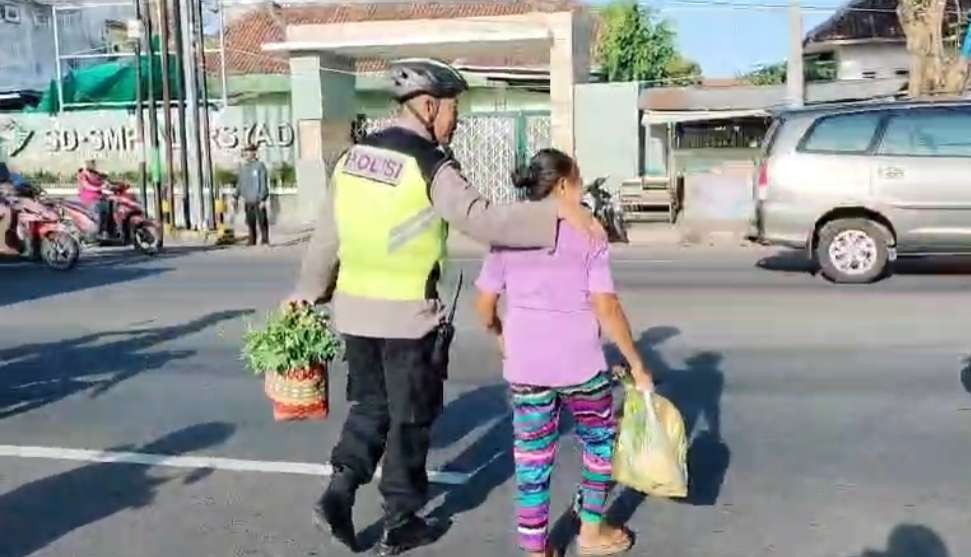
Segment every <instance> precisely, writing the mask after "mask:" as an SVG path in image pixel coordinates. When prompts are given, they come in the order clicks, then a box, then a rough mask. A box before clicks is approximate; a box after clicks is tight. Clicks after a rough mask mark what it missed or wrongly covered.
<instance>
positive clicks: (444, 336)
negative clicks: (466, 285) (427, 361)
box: [431, 271, 465, 379]
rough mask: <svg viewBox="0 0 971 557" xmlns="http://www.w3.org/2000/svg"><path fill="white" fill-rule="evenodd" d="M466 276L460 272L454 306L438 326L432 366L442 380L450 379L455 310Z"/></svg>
mask: <svg viewBox="0 0 971 557" xmlns="http://www.w3.org/2000/svg"><path fill="white" fill-rule="evenodd" d="M464 280H465V274H464V273H463V272H461V271H459V280H458V284H457V285H456V287H455V293H454V294H453V295H452V306H451V307H450V308H448V317H447V318H446V319H445V321H443V322H442V323H441V324H439V325H438V329H436V334H435V347H434V349H433V350H432V362H431V363H432V366H434V367H435V368H436V369H438V370H439V371H440V372H441V374H442V379H447V378H448V352H449V349H450V348H451V346H452V339H453V338H455V325H454V324H453V322H454V321H455V310H456V309H457V308H458V303H459V295H460V294H461V293H462V283H463V282H464Z"/></svg>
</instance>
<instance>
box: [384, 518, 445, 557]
mask: <svg viewBox="0 0 971 557" xmlns="http://www.w3.org/2000/svg"><path fill="white" fill-rule="evenodd" d="M446 530H448V522H445V521H441V522H440V521H437V520H434V519H430V520H422V519H421V518H418V517H417V516H415V515H414V514H408V515H405V516H404V517H399V518H397V519H391V520H386V522H385V526H384V533H383V534H382V535H381V541H380V542H378V546H377V548H375V553H376V554H377V555H379V556H380V557H389V556H391V555H399V554H401V553H404V552H406V551H409V550H411V549H415V548H416V547H421V546H425V545H429V544H432V543H435V542H436V541H438V539H439V538H441V537H442V536H443V535H444V534H445V531H446Z"/></svg>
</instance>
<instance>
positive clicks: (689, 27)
mask: <svg viewBox="0 0 971 557" xmlns="http://www.w3.org/2000/svg"><path fill="white" fill-rule="evenodd" d="M609 1H610V0H590V3H592V4H594V5H603V4H607V3H609ZM689 2H690V3H689ZM705 2H708V0H688V1H685V0H652V1H649V2H641V3H642V4H645V5H648V6H651V7H652V8H654V9H655V10H656V11H657V12H658V13H659V15H660V16H661V17H663V18H665V19H667V20H669V21H670V22H671V23H672V24H673V26H674V28H675V29H676V30H677V32H678V45H679V48H680V49H681V52H682V54H684V55H685V56H687V57H688V58H691V59H692V60H695V61H696V62H698V63H699V64H701V68H702V70H703V71H704V74H705V76H706V77H733V76H735V75H737V74H739V73H742V72H745V71H747V70H748V69H751V68H752V67H754V66H756V65H759V64H768V63H773V62H779V61H781V60H784V59H785V58H786V57H787V50H788V28H789V24H788V14H787V12H786V9H784V8H783V9H773V8H761V9H756V8H753V7H752V4H759V5H763V6H766V5H785V4H786V0H724V1H723V0H711V3H707V4H703V3H705ZM729 3H730V4H733V5H735V6H736V7H735V8H732V7H731V6H727V5H725V4H729ZM803 4H804V6H806V7H805V8H804V10H803V32H804V33H805V32H808V31H809V30H810V29H812V28H813V27H815V26H816V25H818V24H819V23H821V22H822V21H823V20H825V19H826V18H827V17H829V16H830V15H831V14H832V13H833V11H834V10H835V9H836V8H837V7H839V6H840V5H842V2H840V1H839V0H813V1H812V2H808V1H806V0H804V2H803Z"/></svg>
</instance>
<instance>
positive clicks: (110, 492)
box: [0, 422, 234, 557]
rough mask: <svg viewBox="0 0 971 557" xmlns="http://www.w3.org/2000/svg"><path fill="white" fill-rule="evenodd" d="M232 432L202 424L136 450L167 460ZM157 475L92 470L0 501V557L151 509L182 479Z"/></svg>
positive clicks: (190, 476) (197, 475) (22, 556)
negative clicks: (165, 489)
mask: <svg viewBox="0 0 971 557" xmlns="http://www.w3.org/2000/svg"><path fill="white" fill-rule="evenodd" d="M233 431H234V427H233V426H232V425H229V424H225V423H219V422H213V423H205V424H199V425H195V426H192V427H187V428H185V429H181V430H178V431H175V432H172V433H170V434H168V435H166V436H164V437H161V438H159V439H157V440H156V441H153V442H151V443H148V444H146V445H143V446H141V447H138V448H136V449H134V450H135V451H136V452H142V453H150V454H165V455H178V454H185V453H191V452H193V451H198V450H200V449H205V448H208V447H212V446H215V445H219V444H221V443H223V442H225V441H226V440H227V439H229V437H230V436H231V435H232V434H233ZM124 449H125V450H132V449H131V448H130V447H125V448H124ZM109 450H112V449H109ZM114 450H117V449H114ZM152 470H153V468H151V467H148V466H141V465H127V464H117V463H116V464H91V465H88V466H82V467H80V468H76V469H74V470H69V471H67V472H64V473H61V474H56V475H54V476H49V477H47V478H43V479H40V480H36V481H33V482H31V483H28V484H24V485H22V486H20V487H18V488H16V489H14V490H13V491H10V492H8V493H5V494H3V495H0V557H26V556H27V555H31V554H33V553H34V552H36V551H39V550H41V549H43V548H45V547H47V546H48V545H50V544H51V543H54V542H55V541H57V540H59V539H60V538H62V537H64V536H65V535H67V534H69V533H71V532H73V531H74V530H76V529H78V528H83V527H84V526H87V525H89V524H92V523H94V522H97V521H99V520H102V519H104V518H107V517H109V516H112V515H114V514H116V513H119V512H122V511H125V510H130V509H139V508H142V507H145V506H147V505H149V504H151V503H152V502H153V500H154V499H155V495H156V494H157V493H158V488H159V487H160V486H162V485H163V484H165V483H168V482H170V481H172V480H174V479H178V478H179V477H180V476H179V475H170V476H166V477H160V476H154V475H151V474H150V472H151V471H152ZM208 473H211V470H210V471H199V470H196V471H192V472H181V473H180V474H181V477H182V478H183V483H195V482H197V481H199V480H201V479H203V478H204V477H205V476H206V475H207V474H208Z"/></svg>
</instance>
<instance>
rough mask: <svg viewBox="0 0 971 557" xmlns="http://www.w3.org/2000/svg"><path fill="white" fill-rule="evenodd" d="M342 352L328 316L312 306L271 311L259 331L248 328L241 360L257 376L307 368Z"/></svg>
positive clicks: (339, 341)
mask: <svg viewBox="0 0 971 557" xmlns="http://www.w3.org/2000/svg"><path fill="white" fill-rule="evenodd" d="M342 351H343V344H342V343H341V340H340V337H339V336H338V334H337V333H336V332H335V331H334V329H333V328H332V327H331V325H330V320H329V319H328V317H327V316H326V315H325V314H322V313H320V312H319V311H317V310H316V309H315V308H313V307H311V306H299V307H293V308H290V309H287V310H278V311H276V312H273V313H271V314H270V316H269V318H268V319H267V322H266V325H265V326H264V327H263V328H262V329H258V328H254V327H253V326H250V328H249V330H248V331H247V332H246V335H245V336H244V340H243V359H244V360H245V361H246V363H247V365H248V366H249V368H250V369H251V370H252V371H253V372H254V373H256V374H257V375H261V374H263V373H267V372H274V373H286V372H288V371H294V370H304V369H308V368H311V367H313V366H317V365H320V364H324V363H327V362H330V361H332V360H334V359H335V358H337V357H339V356H340V355H341V353H342Z"/></svg>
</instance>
